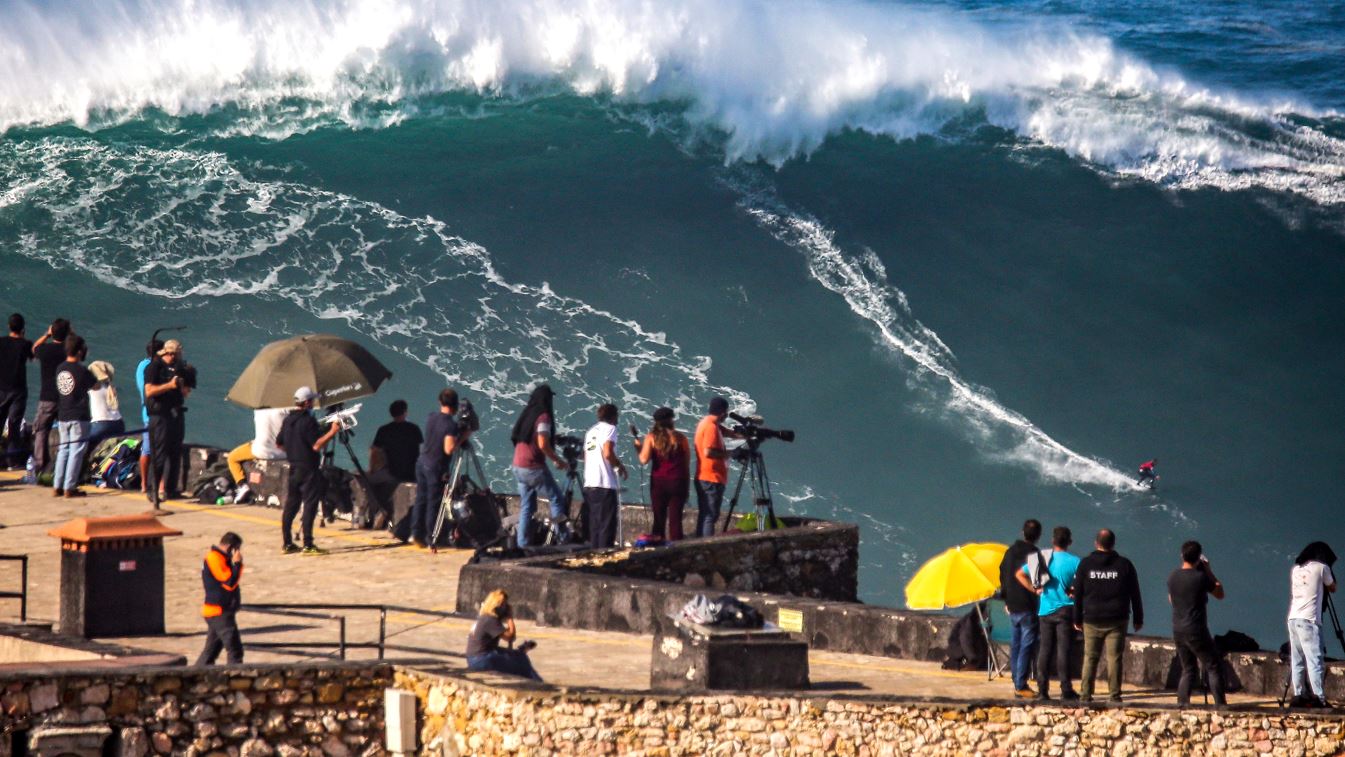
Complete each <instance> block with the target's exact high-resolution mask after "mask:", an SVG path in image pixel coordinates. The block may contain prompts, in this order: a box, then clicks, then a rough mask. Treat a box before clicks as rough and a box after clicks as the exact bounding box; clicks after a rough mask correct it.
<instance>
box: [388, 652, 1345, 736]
mask: <svg viewBox="0 0 1345 757" xmlns="http://www.w3.org/2000/svg"><path fill="white" fill-rule="evenodd" d="M397 685H398V686H399V687H400V688H404V689H408V690H411V691H414V692H415V694H416V696H417V699H418V700H419V702H420V705H421V709H422V713H423V717H422V720H421V744H422V746H421V753H422V754H445V755H482V756H486V755H503V754H522V753H526V754H530V755H553V754H554V755H575V754H581V755H607V754H647V755H704V754H734V755H737V754H759V755H767V754H776V755H782V754H789V755H819V756H820V755H873V756H874V757H878V756H880V755H911V754H914V755H996V756H999V755H1004V756H1007V755H1015V756H1017V755H1023V756H1024V757H1035V756H1038V755H1043V756H1044V755H1131V754H1155V755H1167V754H1173V755H1195V754H1228V755H1259V754H1275V755H1294V756H1295V757H1298V756H1306V755H1330V754H1337V753H1339V752H1340V750H1341V749H1342V746H1343V745H1345V721H1342V720H1340V719H1339V718H1331V717H1322V716H1314V715H1307V714H1281V713H1273V714H1267V713H1265V712H1257V711H1227V712H1211V711H1206V710H1201V711H1196V710H1185V711H1182V710H1176V709H1162V708H1154V709H1134V708H1105V707H1051V706H1047V707H1042V706H1004V705H1002V704H996V703H971V704H967V703H953V702H938V701H936V702H920V701H913V700H896V699H881V698H859V697H842V696H834V697H825V698H823V697H811V696H797V695H774V696H772V695H761V696H743V695H731V696H715V695H705V696H659V695H646V694H636V693H611V692H596V691H593V692H591V691H578V690H573V689H570V690H556V689H552V688H549V687H545V686H538V685H531V684H518V685H512V684H511V685H498V684H493V683H487V682H483V681H482V680H477V679H473V678H469V677H466V676H455V675H434V674H427V673H423V672H417V671H411V670H399V671H398V673H397Z"/></svg>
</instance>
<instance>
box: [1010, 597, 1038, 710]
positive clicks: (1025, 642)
mask: <svg viewBox="0 0 1345 757" xmlns="http://www.w3.org/2000/svg"><path fill="white" fill-rule="evenodd" d="M1009 623H1010V625H1012V626H1013V636H1012V637H1010V639H1009V669H1010V670H1012V671H1013V687H1014V688H1015V689H1017V690H1019V691H1022V690H1023V689H1026V688H1027V682H1028V678H1029V677H1031V674H1032V662H1033V661H1034V660H1036V659H1037V613H1035V612H1031V611H1028V612H1014V613H1009Z"/></svg>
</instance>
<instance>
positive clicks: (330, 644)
mask: <svg viewBox="0 0 1345 757" xmlns="http://www.w3.org/2000/svg"><path fill="white" fill-rule="evenodd" d="M0 596H2V595H0ZM239 609H240V610H245V611H248V612H259V613H266V614H270V615H285V616H289V617H297V618H315V619H318V620H331V621H335V622H336V626H337V640H336V641H248V642H247V646H249V647H252V648H256V649H336V651H337V656H338V657H339V658H340V659H342V660H344V659H346V650H349V649H377V650H378V659H380V660H382V659H384V655H385V654H386V652H387V650H388V649H397V648H398V647H393V646H389V645H388V643H387V640H388V613H389V612H394V613H407V614H411V615H423V616H427V617H432V618H434V619H435V621H437V620H444V619H447V618H457V617H458V616H457V614H455V613H451V612H443V611H440V610H422V609H420V608H418V607H403V606H401V605H383V604H371V603H358V602H357V603H344V604H343V603H325V602H290V603H282V604H271V603H267V604H245V605H243V606H242V607H241V608H239ZM323 610H338V611H339V610H345V611H356V612H377V613H378V640H377V641H350V640H349V638H348V637H347V635H346V616H345V615H338V614H335V613H328V612H322V611H323ZM435 621H430V623H433V622H435ZM423 625H428V623H426V624H423ZM408 630H409V629H408ZM394 635H395V634H394Z"/></svg>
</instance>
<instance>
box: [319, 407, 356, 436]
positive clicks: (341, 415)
mask: <svg viewBox="0 0 1345 757" xmlns="http://www.w3.org/2000/svg"><path fill="white" fill-rule="evenodd" d="M361 407H364V405H363V403H361V404H356V405H351V406H350V407H347V408H340V406H338V409H336V410H333V411H332V412H330V413H327V415H325V416H323V418H322V421H321V423H322V425H324V426H330V425H332V424H333V423H339V424H341V430H342V431H351V430H353V429H354V428H355V427H356V426H357V425H359V419H358V418H356V417H355V415H356V414H357V413H359V412H360V408H361Z"/></svg>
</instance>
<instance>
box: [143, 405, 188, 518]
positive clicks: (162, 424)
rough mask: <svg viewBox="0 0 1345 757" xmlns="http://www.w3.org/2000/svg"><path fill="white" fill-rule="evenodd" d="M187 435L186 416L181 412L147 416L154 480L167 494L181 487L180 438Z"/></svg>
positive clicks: (171, 493)
mask: <svg viewBox="0 0 1345 757" xmlns="http://www.w3.org/2000/svg"><path fill="white" fill-rule="evenodd" d="M186 435H187V417H186V416H185V415H183V414H182V413H181V412H177V413H173V414H172V415H151V416H150V417H149V450H150V456H151V463H152V465H153V467H154V480H155V481H156V482H158V483H159V484H160V488H161V489H163V490H164V493H165V494H167V495H168V496H170V497H171V496H173V495H175V494H178V493H179V492H180V491H181V489H182V439H183V437H185V436H186Z"/></svg>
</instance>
